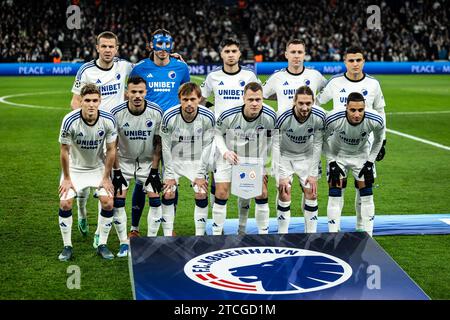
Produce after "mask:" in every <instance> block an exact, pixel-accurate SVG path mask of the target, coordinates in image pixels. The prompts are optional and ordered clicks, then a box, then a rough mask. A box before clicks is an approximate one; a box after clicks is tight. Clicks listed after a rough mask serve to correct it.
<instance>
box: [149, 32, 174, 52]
mask: <svg viewBox="0 0 450 320" xmlns="http://www.w3.org/2000/svg"><path fill="white" fill-rule="evenodd" d="M172 47H173V39H172V37H171V36H170V35H168V34H162V33H160V34H155V35H154V36H153V50H155V51H161V50H164V51H167V52H169V53H170V51H172Z"/></svg>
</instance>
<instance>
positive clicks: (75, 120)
mask: <svg viewBox="0 0 450 320" xmlns="http://www.w3.org/2000/svg"><path fill="white" fill-rule="evenodd" d="M98 113H99V116H98V119H97V122H95V124H93V125H88V124H86V122H85V121H84V119H83V118H82V116H81V110H80V109H76V110H73V111H72V112H70V113H69V114H67V115H66V116H65V117H64V119H63V121H62V125H61V131H60V135H59V143H61V144H67V145H69V146H70V162H69V165H70V169H71V170H74V171H84V170H92V169H98V168H102V167H103V166H104V163H103V160H104V153H103V145H104V144H105V143H113V142H115V141H116V139H117V131H116V120H115V118H114V116H113V115H112V114H111V113H109V112H106V111H102V110H99V112H98Z"/></svg>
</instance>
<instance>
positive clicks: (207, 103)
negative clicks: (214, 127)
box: [205, 101, 214, 109]
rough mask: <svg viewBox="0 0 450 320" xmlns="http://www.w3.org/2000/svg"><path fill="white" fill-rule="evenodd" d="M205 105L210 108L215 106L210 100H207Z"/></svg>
mask: <svg viewBox="0 0 450 320" xmlns="http://www.w3.org/2000/svg"><path fill="white" fill-rule="evenodd" d="M205 107H207V108H208V109H211V107H214V104H212V103H211V102H209V101H206V103H205Z"/></svg>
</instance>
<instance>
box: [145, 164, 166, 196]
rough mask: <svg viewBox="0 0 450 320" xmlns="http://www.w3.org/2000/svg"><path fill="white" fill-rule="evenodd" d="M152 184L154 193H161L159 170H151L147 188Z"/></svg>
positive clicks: (146, 182) (146, 183) (146, 184)
mask: <svg viewBox="0 0 450 320" xmlns="http://www.w3.org/2000/svg"><path fill="white" fill-rule="evenodd" d="M149 183H150V184H151V186H152V188H153V191H154V192H156V193H160V192H161V190H162V183H161V177H160V176H159V172H158V169H153V168H151V169H150V174H149V175H148V178H147V180H146V181H145V186H148V184H149Z"/></svg>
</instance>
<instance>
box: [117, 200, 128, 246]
mask: <svg viewBox="0 0 450 320" xmlns="http://www.w3.org/2000/svg"><path fill="white" fill-rule="evenodd" d="M113 210H114V216H113V222H114V228H115V229H116V232H117V236H118V238H119V241H120V244H123V243H125V244H127V243H128V237H127V213H126V212H125V199H123V198H116V199H114V209H113Z"/></svg>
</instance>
